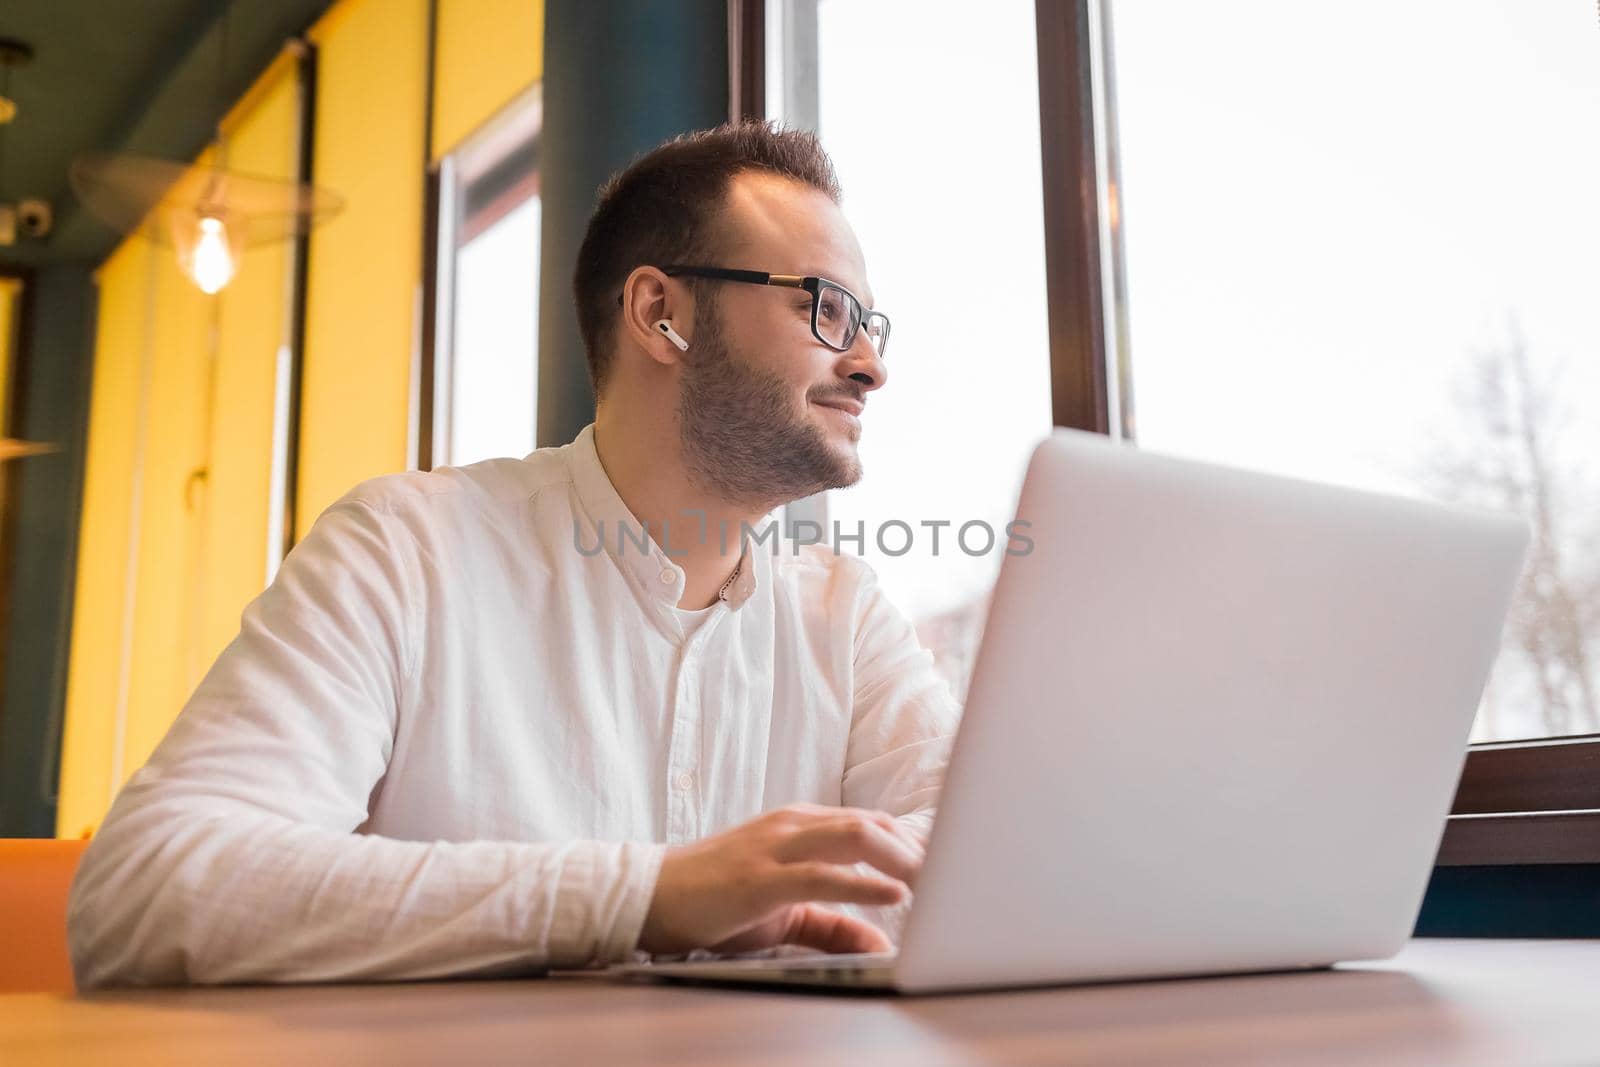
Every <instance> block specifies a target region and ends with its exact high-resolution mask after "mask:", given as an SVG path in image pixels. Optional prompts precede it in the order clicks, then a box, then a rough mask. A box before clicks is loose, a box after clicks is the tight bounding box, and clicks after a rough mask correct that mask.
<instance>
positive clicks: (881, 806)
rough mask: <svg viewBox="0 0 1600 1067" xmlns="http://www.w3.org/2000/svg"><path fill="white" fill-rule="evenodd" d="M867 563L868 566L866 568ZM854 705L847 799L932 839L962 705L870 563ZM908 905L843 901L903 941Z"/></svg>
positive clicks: (860, 616) (862, 599)
mask: <svg viewBox="0 0 1600 1067" xmlns="http://www.w3.org/2000/svg"><path fill="white" fill-rule="evenodd" d="M863 569H866V568H865V567H863ZM855 635H856V638H855V641H856V644H855V671H854V693H855V706H854V709H853V712H852V716H851V727H850V740H849V747H848V751H847V753H846V759H845V775H844V790H843V798H844V803H845V804H846V805H847V806H849V807H858V808H873V809H876V810H879V811H886V812H888V813H889V814H891V815H893V816H895V817H896V818H897V819H898V820H899V821H900V823H901V824H902V825H904V826H906V827H908V828H909V829H911V830H912V831H913V832H915V833H916V834H917V836H918V837H920V838H921V839H922V841H923V842H924V843H926V842H927V839H928V833H929V831H930V830H931V829H932V828H933V819H934V814H935V808H936V805H937V804H938V800H939V791H940V788H941V787H942V785H943V784H944V772H945V768H946V766H947V765H948V764H949V762H950V746H951V744H952V742H953V741H954V740H955V732H956V726H957V724H958V722H959V720H960V716H961V708H960V706H959V704H958V703H957V702H956V699H955V697H954V695H953V694H952V693H951V692H950V686H949V684H948V683H947V682H946V681H945V679H944V677H943V676H942V675H941V674H940V673H939V671H938V668H937V667H935V665H934V660H933V653H931V652H929V651H928V650H927V649H925V648H923V647H922V644H921V642H920V641H919V640H918V639H917V632H916V630H915V628H913V627H912V625H911V622H910V620H908V619H907V618H906V617H905V615H904V614H903V613H902V612H901V611H900V609H899V608H897V607H895V605H894V604H893V603H892V602H891V601H890V600H889V598H888V596H887V595H886V594H885V593H884V591H883V588H882V587H881V586H880V585H879V584H878V581H877V579H876V577H875V576H873V575H872V573H871V571H870V570H867V577H866V578H865V580H864V581H863V582H862V583H861V586H860V589H859V593H858V596H857V614H856V627H855ZM909 909H910V902H909V901H906V902H903V903H901V904H898V905H894V906H893V907H887V908H868V907H856V906H842V907H841V909H840V910H842V911H845V912H847V913H849V914H852V915H856V916H858V917H860V918H864V919H866V920H867V921H868V922H871V923H872V924H873V925H875V926H877V927H878V928H879V929H881V930H883V931H884V932H885V933H886V934H888V935H889V937H890V938H891V939H892V940H896V941H898V939H899V936H900V931H901V929H902V927H903V926H904V924H905V917H906V914H907V912H908V911H909Z"/></svg>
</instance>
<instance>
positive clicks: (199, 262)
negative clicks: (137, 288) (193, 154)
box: [67, 7, 344, 294]
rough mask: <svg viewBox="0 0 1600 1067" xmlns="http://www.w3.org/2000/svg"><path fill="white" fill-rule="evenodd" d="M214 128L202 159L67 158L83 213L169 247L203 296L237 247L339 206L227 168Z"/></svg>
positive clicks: (284, 234) (232, 264)
mask: <svg viewBox="0 0 1600 1067" xmlns="http://www.w3.org/2000/svg"><path fill="white" fill-rule="evenodd" d="M220 21H221V32H220V37H221V41H220V44H219V46H218V58H217V108H218V110H219V111H221V110H223V108H224V105H225V101H224V91H223V85H224V82H225V79H226V76H227V69H228V8H227V7H224V8H223V11H222V15H221V20H220ZM227 164H228V145H227V141H226V139H225V138H224V137H223V134H222V130H221V128H220V127H219V128H218V130H217V136H216V139H215V140H214V141H213V142H212V151H211V162H210V163H208V164H204V165H202V164H188V163H178V162H174V161H172V160H168V159H153V158H151V157H148V156H136V155H129V154H126V153H110V154H102V153H85V154H83V155H80V156H78V157H77V158H76V159H74V160H73V161H72V166H71V167H70V168H69V169H68V172H67V176H68V179H69V180H70V181H71V183H72V191H73V192H74V193H76V194H77V197H78V200H79V201H80V202H81V203H82V204H83V206H84V207H86V208H87V209H88V210H89V211H90V212H92V213H93V214H94V215H96V216H97V217H99V218H100V219H101V220H102V221H104V222H106V223H108V224H109V225H111V226H112V227H113V228H115V229H116V230H117V231H119V232H121V233H128V234H131V233H142V234H143V235H144V236H146V237H148V238H149V239H150V240H152V241H155V242H156V243H157V244H161V245H166V246H168V247H170V248H173V249H175V250H176V252H177V257H178V267H179V269H180V270H182V271H183V273H184V274H185V275H186V276H187V277H188V278H189V279H190V280H191V281H193V282H194V283H195V285H197V286H198V287H199V288H200V290H201V291H202V292H204V293H207V294H212V293H217V292H220V291H221V290H222V288H223V287H224V286H226V285H227V284H228V283H229V282H230V281H232V280H233V278H234V275H235V274H237V273H238V271H239V266H240V262H241V260H242V259H243V257H244V251H245V249H247V248H251V247H253V246H256V245H261V244H270V243H272V242H274V241H283V240H288V239H290V238H294V237H299V236H302V235H304V234H305V233H306V232H308V231H309V230H310V229H311V227H312V226H315V225H316V224H317V223H319V222H323V221H325V220H327V219H329V218H332V217H333V216H334V215H336V214H338V213H339V211H340V210H341V209H342V208H343V207H344V201H343V199H342V198H341V197H339V196H338V195H336V194H335V193H332V192H329V191H328V190H326V189H319V188H317V187H316V186H313V185H310V184H308V183H305V182H297V181H292V180H286V179H282V178H269V177H264V176H260V175H253V174H242V173H239V172H238V171H233V170H229V169H228V165H227Z"/></svg>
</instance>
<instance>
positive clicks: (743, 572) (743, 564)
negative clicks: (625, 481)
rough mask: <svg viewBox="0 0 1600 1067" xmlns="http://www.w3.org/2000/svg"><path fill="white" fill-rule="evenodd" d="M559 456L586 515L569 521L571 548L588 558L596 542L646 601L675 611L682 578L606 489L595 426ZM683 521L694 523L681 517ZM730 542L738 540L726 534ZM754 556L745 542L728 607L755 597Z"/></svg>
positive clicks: (613, 488)
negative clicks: (571, 527) (571, 536)
mask: <svg viewBox="0 0 1600 1067" xmlns="http://www.w3.org/2000/svg"><path fill="white" fill-rule="evenodd" d="M561 452H562V457H563V459H565V461H566V464H567V470H568V472H569V473H570V474H571V476H572V485H573V488H574V489H576V490H577V494H578V502H579V504H580V505H582V508H583V511H584V512H585V514H584V515H583V516H574V522H575V523H576V524H577V525H576V527H575V528H574V529H573V531H572V534H573V545H574V547H575V548H576V549H577V550H578V551H582V552H584V553H585V554H588V555H593V554H594V553H595V552H597V551H598V550H599V549H598V547H597V542H598V543H603V544H604V545H605V551H606V555H608V556H610V557H611V559H612V561H613V562H615V563H616V565H617V569H618V570H620V571H621V572H622V573H623V574H624V575H625V576H626V577H628V578H629V579H630V580H631V581H632V583H633V585H634V587H635V588H636V589H637V590H638V591H639V592H640V594H642V595H643V596H644V598H645V599H646V600H649V601H654V602H657V603H660V604H664V605H667V606H669V607H673V606H676V605H677V603H678V601H680V600H681V599H683V586H684V582H685V581H686V580H687V575H686V574H685V573H684V570H683V568H682V567H680V566H678V564H677V563H676V562H675V561H674V560H673V559H672V558H671V557H670V556H668V555H667V553H666V552H665V551H663V550H662V548H661V546H660V545H659V544H657V543H656V541H655V540H654V539H653V538H651V537H650V536H649V534H648V531H646V530H645V528H644V525H643V524H642V523H640V522H639V520H638V519H636V518H634V516H633V513H632V512H631V511H629V510H628V505H626V504H624V503H623V502H622V497H620V496H618V495H617V489H616V486H614V485H612V484H611V477H610V475H608V474H606V469H605V467H604V466H602V465H601V463H600V453H599V452H597V451H595V447H594V423H592V422H591V423H590V424H589V425H587V426H585V427H584V428H583V429H582V431H580V432H579V434H578V436H577V437H576V438H574V439H573V441H572V443H571V444H569V445H567V446H566V447H564V448H563V449H562V450H561ZM684 521H685V522H691V521H693V520H692V518H690V517H689V516H685V518H684ZM674 525H676V524H675V523H674ZM729 536H730V537H737V536H738V534H737V533H736V532H733V531H730V532H729ZM759 555H760V553H756V552H752V551H751V548H750V542H749V541H748V540H746V542H745V545H744V551H743V553H742V554H741V555H740V557H739V575H738V577H737V578H735V579H734V580H733V584H732V585H730V586H729V587H728V601H727V603H728V607H730V608H738V607H740V606H741V605H743V604H744V603H745V602H746V601H747V600H749V599H750V597H751V595H752V594H754V593H755V591H756V588H757V585H758V583H757V577H758V576H757V573H756V571H757V568H758V566H759V563H758V557H759Z"/></svg>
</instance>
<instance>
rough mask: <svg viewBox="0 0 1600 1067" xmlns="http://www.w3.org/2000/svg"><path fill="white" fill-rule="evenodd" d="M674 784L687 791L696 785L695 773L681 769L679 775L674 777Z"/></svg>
mask: <svg viewBox="0 0 1600 1067" xmlns="http://www.w3.org/2000/svg"><path fill="white" fill-rule="evenodd" d="M673 784H674V785H676V786H677V787H678V788H679V789H682V790H684V791H685V792H687V791H688V790H689V789H692V788H693V787H694V775H693V774H690V773H689V772H688V771H679V772H678V777H676V778H674V779H673Z"/></svg>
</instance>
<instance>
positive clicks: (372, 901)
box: [68, 798, 662, 988]
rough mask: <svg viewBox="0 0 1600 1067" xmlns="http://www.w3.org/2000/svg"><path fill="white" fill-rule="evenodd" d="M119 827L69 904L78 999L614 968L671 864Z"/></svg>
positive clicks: (143, 808)
mask: <svg viewBox="0 0 1600 1067" xmlns="http://www.w3.org/2000/svg"><path fill="white" fill-rule="evenodd" d="M135 799H137V798H135ZM114 815H116V816H118V817H116V818H112V819H108V820H107V824H106V826H105V827H104V829H103V830H102V832H101V834H100V835H99V836H98V837H97V838H96V839H95V840H94V842H92V844H91V846H90V848H89V850H88V852H87V853H86V854H85V857H84V862H83V865H82V867H81V868H80V872H79V876H78V878H77V880H76V881H75V882H74V884H73V888H72V895H71V900H70V904H69V914H68V934H69V941H70V945H71V949H72V958H73V968H74V972H75V974H76V976H77V980H78V984H79V986H80V988H94V987H98V986H106V985H167V984H177V983H201V984H212V983H232V982H318V981H357V980H373V981H376V980H390V979H394V980H400V979H422V978H436V977H443V976H449V975H463V974H487V973H514V972H519V971H531V970H537V969H540V968H542V967H546V966H552V965H554V966H583V965H585V964H588V963H591V962H595V961H605V960H615V959H621V958H624V957H625V956H626V955H627V953H628V952H629V951H631V949H632V948H633V944H634V942H635V941H636V940H637V938H638V933H639V929H640V926H641V925H642V923H643V921H644V916H645V913H646V911H647V910H648V907H649V902H650V897H651V893H652V891H653V889H654V885H655V877H656V872H657V870H658V869H659V866H660V862H661V853H662V849H661V848H660V847H659V846H655V845H645V844H631V843H601V842H592V841H577V842H568V843H560V844H529V843H520V842H501V841H474V842H464V843H450V842H420V841H397V840H393V839H390V838H383V837H377V836H369V835H362V834H345V833H339V832H336V831H333V830H328V829H325V828H321V827H315V826H308V825H303V824H297V823H293V822H291V821H289V820H286V819H284V818H283V817H281V816H278V815H273V814H269V813H262V812H254V811H251V810H249V809H247V808H243V807H241V808H239V809H237V810H235V811H232V812H228V811H206V812H203V813H200V812H194V811H185V810H183V808H182V807H180V806H178V805H177V804H176V803H174V802H167V803H162V802H154V803H150V804H146V805H140V806H137V807H135V808H132V809H131V810H127V811H126V812H123V813H117V812H114Z"/></svg>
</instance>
